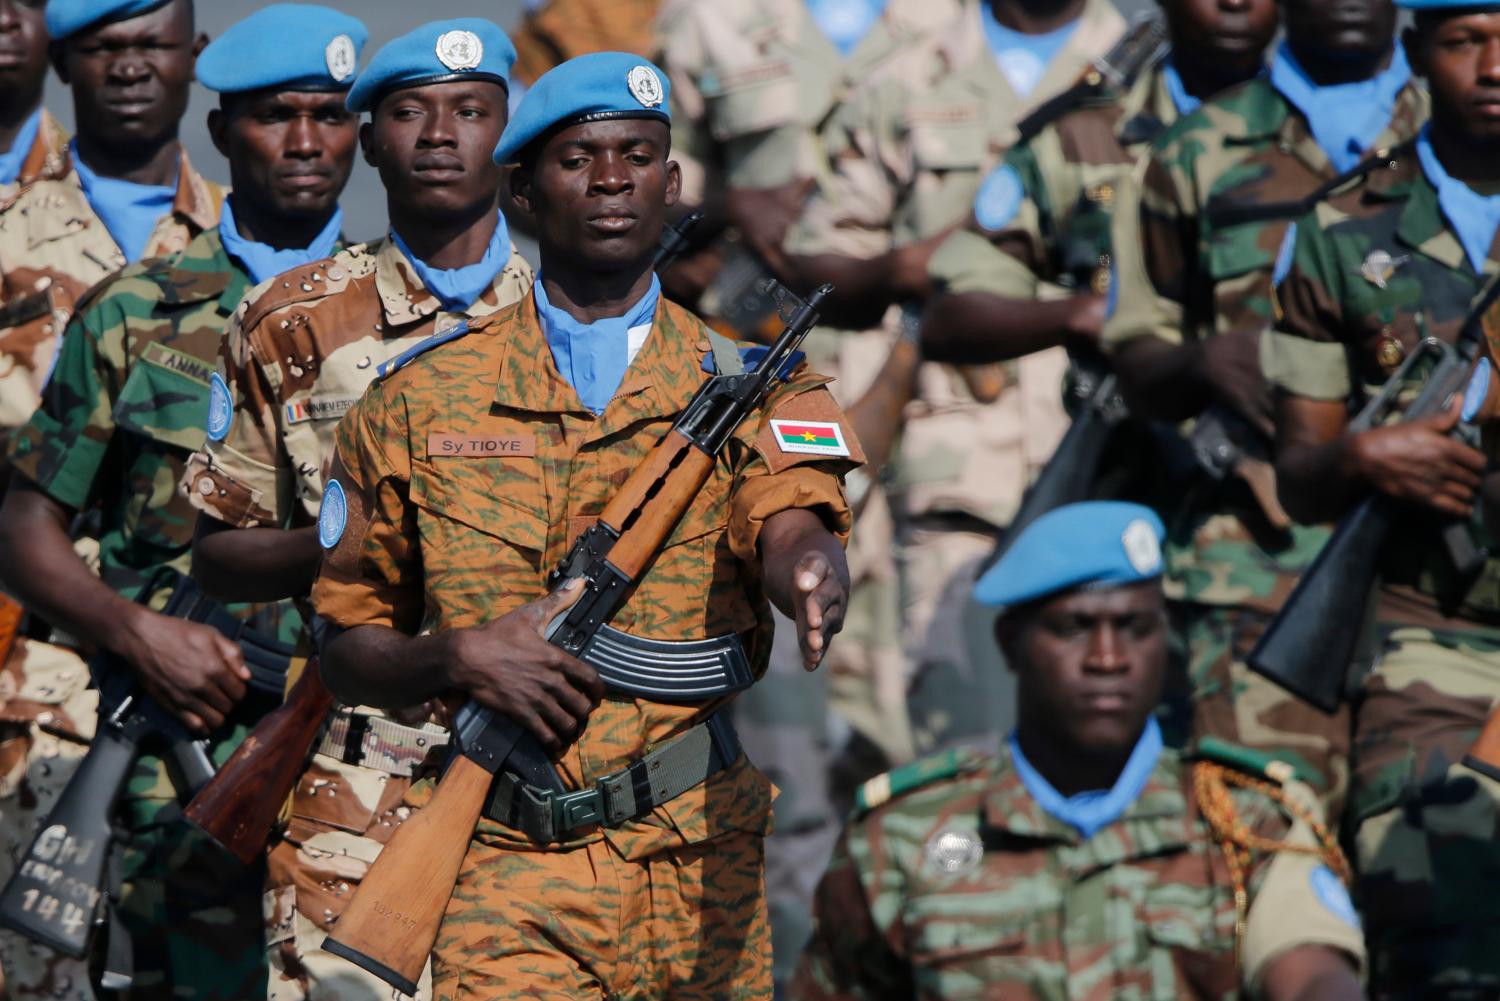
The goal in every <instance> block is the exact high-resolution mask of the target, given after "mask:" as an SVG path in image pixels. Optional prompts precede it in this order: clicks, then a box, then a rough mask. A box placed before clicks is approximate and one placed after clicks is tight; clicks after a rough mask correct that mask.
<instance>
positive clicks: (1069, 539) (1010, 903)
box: [792, 501, 1364, 1001]
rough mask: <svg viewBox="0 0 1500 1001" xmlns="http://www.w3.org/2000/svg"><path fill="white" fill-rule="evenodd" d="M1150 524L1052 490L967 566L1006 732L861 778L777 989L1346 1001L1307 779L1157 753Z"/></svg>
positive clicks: (1215, 749)
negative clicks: (993, 551) (1010, 687)
mask: <svg viewBox="0 0 1500 1001" xmlns="http://www.w3.org/2000/svg"><path fill="white" fill-rule="evenodd" d="M1161 534H1162V525H1161V521H1160V520H1159V519H1158V518H1157V517H1156V515H1155V514H1154V513H1153V512H1152V511H1151V510H1150V509H1148V508H1144V507H1140V506H1138V505H1134V504H1124V503H1118V502H1111V501H1096V502H1089V503H1083V504H1073V505H1068V506H1065V507H1062V508H1058V509H1057V510H1055V511H1053V512H1051V513H1049V514H1047V515H1044V516H1043V517H1042V518H1040V519H1038V520H1037V521H1036V522H1034V523H1033V524H1032V525H1031V526H1030V527H1029V528H1027V529H1026V530H1025V531H1024V532H1023V533H1022V534H1021V536H1020V537H1019V539H1018V540H1017V541H1016V543H1015V544H1014V545H1013V546H1012V547H1011V549H1010V550H1009V551H1008V552H1007V553H1006V555H1005V556H1004V557H1003V558H1002V559H1001V561H1000V562H999V563H998V564H997V565H996V566H994V567H992V568H991V569H990V571H989V572H988V573H987V574H986V575H985V576H984V578H983V579H981V580H980V582H979V584H978V585H977V586H976V587H975V592H974V593H975V598H976V600H977V601H979V602H981V603H982V604H985V605H989V606H992V607H997V608H1004V612H1003V613H1002V614H1001V615H1000V617H999V619H998V620H997V621H996V623H995V637H996V640H997V641H998V642H999V644H1000V646H1001V648H1002V650H1003V651H1004V655H1005V662H1006V663H1007V664H1008V665H1009V666H1010V668H1011V670H1013V671H1015V672H1016V675H1017V696H1018V702H1019V710H1020V711H1019V714H1018V722H1017V725H1016V729H1015V731H1014V732H1013V733H1012V734H1011V735H1010V738H1009V739H1008V740H1007V741H1006V742H1005V744H1004V746H1003V747H1002V748H1001V749H1000V752H999V754H998V756H994V755H979V754H974V753H972V752H959V751H952V750H950V751H949V752H947V753H946V754H944V755H941V756H939V757H935V758H930V759H927V760H924V761H921V762H918V763H916V764H914V765H910V766H908V767H906V768H902V769H899V770H897V771H895V772H892V773H890V774H888V775H883V776H881V777H880V778H879V779H876V780H875V781H872V782H870V783H868V784H867V785H866V786H865V787H864V788H863V789H861V791H860V800H859V805H858V807H857V810H856V814H855V817H854V819H853V820H852V821H851V822H850V825H849V828H848V830H847V831H846V832H845V833H844V835H843V838H842V839H841V841H840V843H839V848H838V851H837V852H836V853H835V856H834V861H833V864H832V865H831V866H830V868H829V870H828V873H827V874H826V875H825V876H824V877H823V882H822V883H821V885H820V886H819V889H818V911H817V933H816V935H815V936H814V939H813V942H812V944H811V946H810V947H809V948H808V951H807V953H806V954H805V955H804V956H803V960H802V965H801V967H800V969H799V970H798V974H797V980H796V981H795V983H794V985H793V991H792V996H793V997H794V998H797V999H799V1001H844V999H848V1001H853V999H871V1001H873V999H877V998H882V999H883V998H895V997H907V998H917V999H920V1001H940V999H944V998H971V997H980V996H985V997H989V996H1001V995H1002V994H1003V996H1004V997H1006V998H1016V999H1020V998H1036V999H1052V998H1079V999H1084V998H1090V999H1092V998H1098V999H1105V998H1110V999H1115V998H1136V997H1142V998H1144V997H1153V998H1202V999H1205V1001H1210V999H1211V1001H1218V999H1221V998H1228V997H1239V996H1241V993H1240V992H1241V991H1245V992H1253V994H1254V996H1257V997H1264V998H1268V999H1283V998H1287V999H1290V998H1298V999H1306V1001H1311V999H1313V998H1317V999H1334V998H1339V999H1343V998H1350V999H1353V998H1360V997H1362V996H1363V994H1362V992H1361V990H1360V987H1359V981H1358V978H1357V973H1356V970H1357V968H1358V967H1359V965H1360V964H1361V962H1362V960H1363V955H1364V950H1363V943H1362V942H1361V939H1360V933H1359V919H1358V917H1357V916H1356V914H1355V913H1354V907H1353V904H1352V903H1351V901H1350V899H1349V894H1348V891H1347V890H1346V889H1345V887H1344V880H1346V879H1347V878H1348V866H1347V864H1346V863H1345V861H1344V857H1343V855H1342V853H1341V852H1340V850H1339V848H1338V845H1337V843H1336V842H1335V841H1334V840H1333V838H1332V837H1331V836H1330V835H1329V833H1328V830H1327V828H1326V827H1324V826H1323V824H1322V822H1321V816H1322V815H1321V813H1320V811H1319V810H1318V805H1317V801H1316V799H1315V798H1314V797H1313V796H1312V794H1311V791H1310V790H1308V789H1307V787H1306V786H1303V785H1302V784H1301V783H1299V782H1295V781H1291V780H1290V778H1289V777H1288V776H1289V773H1290V771H1291V769H1290V768H1289V767H1288V766H1287V765H1286V763H1284V762H1278V761H1272V760H1271V759H1269V758H1268V757H1266V756H1265V755H1260V754H1256V753H1255V752H1250V751H1245V750H1243V749H1240V748H1236V747H1233V746H1232V745H1228V744H1223V743H1217V744H1209V745H1206V746H1205V747H1203V748H1202V749H1201V750H1200V752H1199V753H1198V754H1197V755H1196V760H1193V759H1188V758H1185V757H1184V756H1182V755H1181V754H1180V753H1179V752H1177V751H1175V750H1172V749H1170V748H1166V747H1164V746H1163V744H1162V740H1161V731H1160V729H1159V727H1158V726H1157V724H1156V721H1155V718H1154V717H1153V716H1152V709H1153V707H1154V706H1155V704H1156V701H1157V699H1158V698H1159V697H1160V695H1161V690H1162V684H1163V677H1164V671H1165V667H1166V659H1167V622H1166V611H1165V603H1164V601H1163V598H1162V591H1161V584H1160V575H1161V572H1162V560H1161V551H1160V538H1161ZM1002 985H1003V986H1002Z"/></svg>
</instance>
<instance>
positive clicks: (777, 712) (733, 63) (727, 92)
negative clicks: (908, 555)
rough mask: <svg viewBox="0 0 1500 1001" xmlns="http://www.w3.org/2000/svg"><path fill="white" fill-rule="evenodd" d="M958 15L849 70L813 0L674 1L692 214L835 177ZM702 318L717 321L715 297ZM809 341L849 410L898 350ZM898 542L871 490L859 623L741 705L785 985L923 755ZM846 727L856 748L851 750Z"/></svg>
mask: <svg viewBox="0 0 1500 1001" xmlns="http://www.w3.org/2000/svg"><path fill="white" fill-rule="evenodd" d="M959 8H960V5H959V3H958V0H891V2H890V3H888V4H887V5H886V7H885V10H884V12H883V13H882V15H881V17H880V19H879V20H878V21H877V22H876V23H875V25H874V26H873V27H872V28H871V29H870V32H869V34H867V35H866V36H865V37H864V38H863V39H862V40H861V41H860V43H859V45H858V46H857V47H856V48H855V50H854V51H853V52H852V53H851V54H850V55H849V56H848V57H847V58H846V57H845V56H844V55H842V54H841V53H840V52H839V50H838V49H837V48H836V47H835V46H834V44H833V43H832V42H830V41H829V40H828V38H827V37H826V36H825V35H824V34H823V32H822V30H821V29H820V28H819V27H818V25H817V23H816V22H815V21H814V20H813V18H812V15H811V14H810V13H809V11H808V8H807V4H806V3H805V0H768V2H760V0H673V2H669V3H668V4H667V5H666V6H665V7H664V8H663V10H662V13H661V15H660V17H659V19H658V21H657V32H658V35H659V38H660V41H661V53H660V55H659V57H658V59H657V62H658V64H659V65H660V66H661V67H662V68H663V69H665V70H666V72H667V76H668V77H669V78H670V79H671V83H672V156H673V159H675V160H676V161H677V162H678V163H679V164H681V165H682V169H683V181H684V194H683V197H684V200H685V201H687V202H689V203H701V202H702V201H703V198H704V194H705V192H706V191H715V192H717V191H722V190H723V189H724V188H725V187H726V186H727V187H736V188H775V187H780V186H782V185H786V184H789V183H792V182H794V181H797V180H799V179H814V178H821V177H824V176H825V175H826V174H827V165H826V161H825V159H824V157H823V153H822V146H821V143H820V141H819V138H818V129H819V127H820V126H821V125H822V124H823V122H824V121H825V120H826V119H827V117H828V116H829V115H830V114H832V113H833V111H834V109H835V108H836V107H838V105H839V104H840V103H842V102H843V101H844V100H845V99H846V98H847V96H848V95H849V93H851V92H852V91H853V90H854V89H855V88H856V87H858V86H859V84H860V82H861V81H863V80H865V79H868V78H869V77H870V76H872V75H874V74H878V73H879V72H881V70H882V68H883V67H885V66H887V65H889V64H890V63H891V62H892V61H894V60H896V59H899V58H900V57H901V55H902V54H903V53H906V52H908V51H909V50H910V49H912V48H913V47H914V46H917V45H920V44H922V43H923V42H925V41H927V40H928V39H930V38H931V36H932V35H933V33H934V32H935V31H937V30H938V29H940V28H942V27H943V26H945V25H946V24H947V23H948V22H949V21H951V19H952V18H953V17H954V16H955V15H956V14H957V13H958V11H959ZM720 249H722V248H720ZM730 254H732V251H729V252H727V253H726V256H728V255H730ZM703 305H704V310H705V312H707V313H710V314H712V313H714V312H716V311H717V305H718V304H717V303H716V302H714V301H713V289H712V287H711V288H710V293H709V295H707V296H706V297H705V302H704V304H703ZM812 340H813V343H811V344H809V346H808V348H807V350H808V354H809V357H810V359H811V361H812V364H813V366H814V368H816V369H817V370H818V371H819V372H822V373H823V374H825V375H829V376H832V377H834V383H833V392H834V395H835V396H836V397H837V398H838V400H839V402H840V404H842V405H843V406H845V407H848V406H850V405H852V404H853V403H854V402H855V401H856V400H857V399H858V398H859V396H860V394H862V393H863V392H864V391H865V390H866V389H867V388H868V387H869V385H870V382H871V381H872V380H873V378H874V377H875V375H876V373H877V372H878V370H879V368H880V364H881V361H882V359H883V358H884V356H885V353H886V351H887V349H888V348H889V340H888V338H887V337H886V335H885V334H884V333H883V332H878V331H877V332H875V333H873V334H872V335H871V336H869V337H867V338H861V337H860V336H859V335H852V334H851V335H846V336H838V337H832V336H821V337H819V336H816V335H815V336H814V338H813V339H812ZM892 531H893V530H892V527H891V518H890V509H889V507H888V506H887V504H886V500H885V496H884V494H883V492H882V491H880V489H879V488H878V487H876V488H874V489H873V490H871V491H870V495H869V497H868V498H867V500H866V501H865V506H864V508H863V510H862V512H861V514H860V516H859V519H858V521H857V522H856V525H855V530H854V532H853V535H852V537H851V542H850V548H849V571H850V576H851V578H852V580H853V589H852V592H851V594H850V608H849V614H848V615H847V616H846V617H845V620H844V628H843V631H842V632H841V633H840V634H839V639H838V642H837V643H835V644H834V645H833V647H832V648H831V649H830V650H829V653H828V656H827V657H826V658H825V659H824V662H823V666H822V668H821V669H820V670H818V671H817V672H814V673H811V674H809V673H808V672H807V671H805V670H803V668H802V657H801V653H800V652H799V651H798V649H797V647H796V643H795V642H793V632H792V629H791V624H790V623H786V622H782V623H780V625H781V628H780V629H779V631H778V638H779V639H780V640H781V641H782V642H778V644H777V647H776V649H775V650H774V651H773V653H772V656H771V664H770V667H769V669H768V671H767V677H766V678H765V679H764V680H762V681H761V683H760V684H758V685H757V686H756V687H755V688H754V689H752V690H751V691H750V692H747V693H745V694H744V695H743V696H742V697H741V698H739V699H738V700H736V702H735V707H734V708H735V721H736V725H737V727H738V728H739V733H740V739H741V741H742V742H743V744H744V746H745V749H746V753H747V754H749V755H750V756H751V757H752V758H753V759H754V760H755V762H756V763H757V764H758V765H759V766H760V767H761V768H763V769H765V771H766V773H767V775H769V776H770V778H771V780H772V781H773V782H775V783H776V785H777V787H778V789H779V790H780V795H779V796H778V797H777V800H776V831H775V833H773V834H772V835H771V837H770V838H769V839H768V840H767V842H766V880H767V891H768V897H769V901H770V908H771V933H772V938H773V941H774V952H775V957H776V979H777V981H778V983H779V982H782V981H784V980H786V979H787V978H788V977H790V975H791V972H792V966H793V964H794V963H795V962H796V958H797V956H798V955H799V954H800V953H801V951H802V945H803V943H804V942H805V941H806V940H807V936H808V935H809V934H810V933H811V930H812V926H811V922H810V920H809V917H808V915H809V912H810V910H811V907H812V894H813V889H814V887H815V886H816V884H817V878H818V874H819V873H821V872H822V871H823V867H824V866H825V865H826V864H827V862H828V856H829V854H830V853H831V852H832V851H833V842H834V839H835V838H836V837H837V836H838V830H839V825H840V822H841V818H842V816H843V814H844V813H845V812H846V811H847V809H848V803H849V801H850V798H851V797H852V795H853V791H854V788H855V786H857V785H858V783H860V782H862V781H864V780H865V779H866V778H869V777H871V776H872V775H873V774H874V773H876V772H879V771H882V770H884V769H885V768H887V767H891V766H893V765H898V764H901V763H903V762H906V761H909V760H910V759H911V758H912V756H913V754H914V750H913V747H912V738H911V726H910V723H909V721H908V718H907V713H906V680H907V671H906V660H905V657H904V656H903V655H902V652H901V634H900V624H899V619H900V594H899V591H898V588H897V577H896V565H895V560H894V558H893V554H892V547H891V543H892ZM830 710H831V711H832V712H833V713H834V714H835V715H834V718H833V719H832V724H833V725H832V726H830V716H829V713H830ZM851 728H852V732H853V734H854V735H857V737H858V740H855V741H850V740H848V739H846V735H848V734H849V732H850V730H851ZM871 749H874V750H873V751H872V750H871ZM869 759H875V761H877V762H879V763H877V764H874V765H873V766H872V765H871V764H869Z"/></svg>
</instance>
